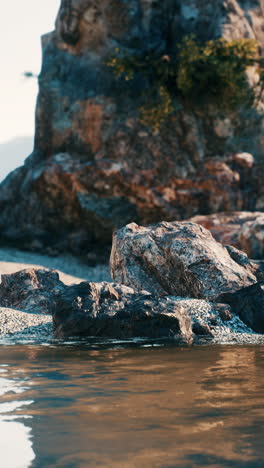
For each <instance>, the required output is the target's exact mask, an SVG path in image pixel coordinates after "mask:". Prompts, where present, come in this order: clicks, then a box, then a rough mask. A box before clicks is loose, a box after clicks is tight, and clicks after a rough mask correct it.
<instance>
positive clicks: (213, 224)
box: [189, 211, 264, 259]
mask: <svg viewBox="0 0 264 468" xmlns="http://www.w3.org/2000/svg"><path fill="white" fill-rule="evenodd" d="M189 221H191V222H193V223H198V224H201V225H202V226H204V227H205V228H206V229H209V230H210V231H211V233H212V234H213V236H214V238H215V239H216V240H217V241H219V242H221V244H228V245H232V246H234V247H236V248H238V249H241V250H243V251H244V252H246V254H247V255H248V256H249V257H250V258H254V259H263V258H264V213H263V212H249V211H241V212H240V211H237V212H233V213H232V212H231V213H230V212H227V213H216V214H212V215H208V216H199V215H198V216H194V217H193V218H191V219H190V220H189Z"/></svg>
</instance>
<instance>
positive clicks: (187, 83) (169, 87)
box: [107, 35, 264, 130]
mask: <svg viewBox="0 0 264 468" xmlns="http://www.w3.org/2000/svg"><path fill="white" fill-rule="evenodd" d="M115 52H116V53H115V55H113V56H111V57H110V59H109V60H108V61H107V65H108V66H109V67H111V68H112V69H113V71H114V74H115V75H116V77H117V78H121V79H124V80H126V81H131V80H133V79H135V77H136V76H138V75H139V74H141V76H143V77H145V78H146V79H147V80H148V83H150V89H149V92H148V93H146V94H145V99H144V100H145V103H144V104H143V105H142V106H141V107H140V109H139V110H140V119H141V121H142V122H143V123H145V124H146V125H149V126H151V127H152V128H153V130H158V129H159V127H160V125H161V124H162V123H164V122H165V121H166V120H167V119H168V117H169V116H170V115H171V114H173V113H174V112H175V111H176V110H177V98H178V102H179V98H180V97H181V98H184V99H185V100H186V101H187V102H188V101H189V102H192V104H194V105H196V106H199V105H201V103H203V104H204V102H205V101H206V102H211V103H212V104H213V105H215V106H216V107H218V108H219V109H221V110H224V111H227V112H228V111H232V110H235V109H237V108H238V107H241V106H251V105H253V103H254V99H255V96H256V89H255V88H250V87H249V85H248V82H247V77H246V70H247V68H248V67H249V66H252V65H257V68H256V70H257V72H258V74H259V82H258V88H259V93H262V90H263V87H264V71H263V69H262V68H261V58H260V56H259V53H258V44H257V42H256V41H255V40H253V39H234V40H231V41H227V40H226V39H223V38H219V39H215V40H210V41H207V42H205V43H203V42H200V41H198V40H197V39H196V37H195V36H194V35H191V36H186V37H185V38H184V39H183V41H182V42H181V43H180V44H178V46H177V48H176V52H175V53H173V54H166V55H165V54H163V55H157V54H156V53H155V52H152V53H147V54H146V53H140V54H131V53H130V52H128V51H127V50H125V49H116V51H115ZM178 105H179V104H178Z"/></svg>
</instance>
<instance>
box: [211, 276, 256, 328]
mask: <svg viewBox="0 0 264 468" xmlns="http://www.w3.org/2000/svg"><path fill="white" fill-rule="evenodd" d="M219 300H221V301H223V302H225V303H227V304H229V305H230V306H231V308H232V310H233V311H234V313H236V314H237V315H238V316H239V317H240V318H241V320H243V322H244V323H246V324H247V325H248V326H249V327H250V328H252V330H254V331H255V332H257V333H264V281H262V282H259V283H256V284H253V285H252V286H249V287H247V288H243V289H240V290H239V291H236V292H234V293H228V294H222V295H221V296H220V297H219Z"/></svg>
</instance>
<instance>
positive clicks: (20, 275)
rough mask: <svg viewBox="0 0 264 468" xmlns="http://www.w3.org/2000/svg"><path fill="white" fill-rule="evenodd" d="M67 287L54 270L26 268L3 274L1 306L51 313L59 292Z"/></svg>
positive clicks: (0, 287)
mask: <svg viewBox="0 0 264 468" xmlns="http://www.w3.org/2000/svg"><path fill="white" fill-rule="evenodd" d="M64 289H65V285H64V283H62V282H61V281H60V280H59V275H58V273H57V272H56V271H54V270H38V269H34V268H31V269H26V270H21V271H18V272H17V273H13V274H9V275H8V274H6V275H2V282H1V284H0V306H1V307H8V308H10V309H19V310H21V311H24V312H33V313H38V314H40V313H41V314H50V313H51V311H52V308H53V303H54V299H55V297H56V295H57V294H59V293H60V292H61V291H63V290H64Z"/></svg>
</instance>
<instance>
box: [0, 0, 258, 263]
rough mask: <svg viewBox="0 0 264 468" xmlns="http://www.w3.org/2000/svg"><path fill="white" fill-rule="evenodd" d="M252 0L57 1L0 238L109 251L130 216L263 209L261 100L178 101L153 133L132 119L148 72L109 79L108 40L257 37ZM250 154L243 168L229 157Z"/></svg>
mask: <svg viewBox="0 0 264 468" xmlns="http://www.w3.org/2000/svg"><path fill="white" fill-rule="evenodd" d="M262 8H263V2H262V1H261V0H255V1H254V0H251V1H247V2H245V1H242V0H241V1H236V0H227V1H224V0H217V1H214V2H204V1H201V0H188V1H186V0H178V1H176V0H175V1H174V0H101V1H98V0H97V1H93V0H62V3H61V7H60V10H59V12H58V16H57V20H56V29H55V31H54V32H52V33H50V34H47V35H45V36H44V37H43V38H42V49H43V62H42V70H41V74H40V78H39V95H38V100H37V107H36V133H35V148H34V152H33V154H32V156H31V157H30V158H29V159H28V160H27V162H26V164H25V166H24V167H23V168H21V169H18V170H16V171H15V172H14V173H12V174H11V175H10V176H9V177H8V178H7V179H6V181H5V182H4V183H3V184H2V186H1V189H0V230H1V237H2V239H3V240H4V241H5V242H6V241H8V242H11V241H12V242H14V243H15V244H16V245H18V244H20V245H22V246H23V247H26V248H30V249H40V250H43V249H45V247H46V246H49V247H52V248H53V250H55V251H58V250H65V249H67V250H71V251H72V252H74V253H77V254H84V255H86V254H87V253H88V252H91V251H93V252H94V251H95V249H99V251H100V252H103V253H105V252H107V251H108V246H109V244H110V243H111V235H112V231H113V230H114V229H115V228H119V227H121V226H123V225H125V224H126V223H128V222H130V221H136V222H140V223H143V224H145V223H149V222H157V221H160V220H162V219H163V220H180V219H184V218H189V217H191V216H194V215H196V214H210V213H215V212H218V211H234V210H249V211H252V210H255V209H258V210H259V211H262V210H263V207H264V193H263V183H262V181H263V159H262V156H261V155H262V154H263V149H264V135H263V129H264V120H263V114H262V111H261V109H260V108H258V109H253V110H252V111H247V112H245V111H241V112H240V113H236V114H231V115H224V114H223V113H220V112H218V111H217V110H216V109H212V108H207V107H206V108H204V109H199V111H198V110H195V109H193V108H192V107H191V106H188V108H187V107H186V106H184V105H183V106H182V108H181V109H180V110H179V111H178V112H177V114H176V116H172V117H171V118H170V119H169V121H168V123H167V125H165V126H164V127H163V128H162V129H161V130H160V132H159V133H154V132H153V131H152V130H151V129H150V128H148V127H144V126H143V125H142V124H141V123H140V121H139V117H138V108H139V106H140V104H141V99H142V97H141V96H142V94H144V92H145V91H146V90H147V89H148V85H149V83H147V81H146V80H139V81H138V82H137V81H136V80H135V81H133V82H129V83H127V82H125V81H124V80H123V81H122V80H117V79H116V78H115V77H114V76H113V73H112V71H111V69H110V68H109V67H107V66H106V64H105V62H106V59H107V58H109V56H110V55H111V53H112V52H113V51H114V50H115V49H116V48H117V47H122V48H126V50H127V51H128V52H131V53H135V52H136V51H139V50H146V51H148V50H157V51H160V52H161V53H162V52H168V51H171V50H172V49H173V48H174V47H175V46H176V45H177V43H178V41H179V40H181V39H182V37H183V36H184V35H186V34H190V33H195V34H197V36H198V37H199V38H201V39H209V38H214V37H219V36H224V37H226V38H227V39H231V38H240V37H252V38H256V39H257V40H258V42H259V44H260V47H263V45H264V33H263V30H264V28H263V26H264V20H263V15H262ZM244 153H246V154H251V155H252V158H253V159H252V161H253V164H251V165H250V164H249V165H245V164H244V160H243V158H242V160H241V158H240V159H239V158H237V157H236V155H237V154H244Z"/></svg>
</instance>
